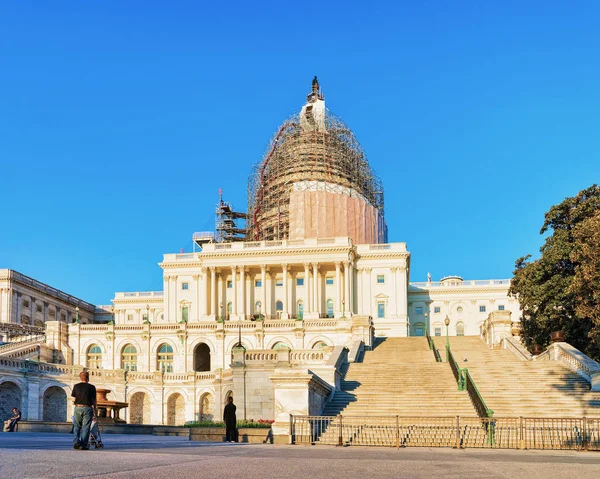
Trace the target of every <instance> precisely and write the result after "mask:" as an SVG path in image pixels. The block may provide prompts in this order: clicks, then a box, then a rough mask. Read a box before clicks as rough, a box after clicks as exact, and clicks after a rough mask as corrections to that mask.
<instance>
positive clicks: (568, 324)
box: [510, 185, 600, 359]
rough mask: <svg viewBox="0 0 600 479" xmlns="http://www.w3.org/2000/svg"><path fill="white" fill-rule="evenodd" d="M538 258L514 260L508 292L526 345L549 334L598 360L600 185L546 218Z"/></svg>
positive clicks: (542, 341) (544, 342)
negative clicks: (514, 298)
mask: <svg viewBox="0 0 600 479" xmlns="http://www.w3.org/2000/svg"><path fill="white" fill-rule="evenodd" d="M548 232H551V234H550V235H548V236H547V238H546V241H545V243H544V245H543V246H542V247H541V248H540V252H541V256H540V258H539V259H537V260H535V261H531V260H530V258H531V256H530V255H527V256H524V257H521V258H519V259H517V261H516V263H515V270H514V278H513V280H512V282H511V287H510V294H513V295H515V296H517V297H518V299H519V303H520V305H521V310H522V331H523V336H524V340H525V344H526V345H528V346H531V345H532V344H540V345H547V344H548V343H549V335H550V333H551V332H553V331H563V332H564V333H565V340H566V341H567V342H568V343H570V344H572V345H573V346H575V347H576V348H577V349H579V350H581V351H583V352H585V353H586V354H588V355H589V356H591V357H594V358H595V359H600V342H599V341H600V297H599V294H600V293H599V291H600V187H598V186H597V185H593V186H591V187H589V188H587V189H585V190H582V191H580V192H579V193H578V194H577V196H575V197H573V198H566V199H565V200H564V201H563V202H562V203H560V204H558V205H555V206H553V207H552V208H550V210H549V211H548V212H547V213H546V215H545V221H544V224H543V226H542V229H541V231H540V234H546V233H548Z"/></svg>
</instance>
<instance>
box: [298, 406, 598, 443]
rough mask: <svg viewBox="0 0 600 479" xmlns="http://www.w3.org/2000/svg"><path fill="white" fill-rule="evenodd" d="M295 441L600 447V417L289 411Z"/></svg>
mask: <svg viewBox="0 0 600 479" xmlns="http://www.w3.org/2000/svg"><path fill="white" fill-rule="evenodd" d="M290 434H291V442H292V444H325V445H333V446H387V447H398V448H399V447H454V448H494V449H561V450H565V449H570V450H596V451H598V450H600V418H592V419H590V418H585V417H583V418H531V417H517V418H491V417H462V416H447V417H404V416H342V415H339V416H290Z"/></svg>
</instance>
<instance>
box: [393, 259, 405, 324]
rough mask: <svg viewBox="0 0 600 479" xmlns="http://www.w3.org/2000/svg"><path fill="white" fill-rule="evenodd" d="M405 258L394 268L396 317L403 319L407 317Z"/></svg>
mask: <svg viewBox="0 0 600 479" xmlns="http://www.w3.org/2000/svg"><path fill="white" fill-rule="evenodd" d="M406 277H407V270H406V260H402V262H401V263H400V267H399V268H398V269H397V270H396V289H397V298H398V306H397V311H398V317H399V318H401V319H403V320H405V321H406V319H407V318H408V304H407V300H408V289H407V281H406V280H407V278H406Z"/></svg>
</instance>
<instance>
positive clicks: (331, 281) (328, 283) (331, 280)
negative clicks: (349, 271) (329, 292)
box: [325, 278, 333, 286]
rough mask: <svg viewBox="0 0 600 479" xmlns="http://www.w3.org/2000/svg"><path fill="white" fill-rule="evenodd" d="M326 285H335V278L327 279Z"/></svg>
mask: <svg viewBox="0 0 600 479" xmlns="http://www.w3.org/2000/svg"><path fill="white" fill-rule="evenodd" d="M325 284H326V285H327V286H331V285H332V284H333V278H325Z"/></svg>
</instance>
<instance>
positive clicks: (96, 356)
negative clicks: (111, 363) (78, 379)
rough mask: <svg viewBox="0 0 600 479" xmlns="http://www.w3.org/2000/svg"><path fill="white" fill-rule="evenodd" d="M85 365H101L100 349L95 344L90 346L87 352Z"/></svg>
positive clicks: (94, 366) (96, 367) (97, 367)
mask: <svg viewBox="0 0 600 479" xmlns="http://www.w3.org/2000/svg"><path fill="white" fill-rule="evenodd" d="M87 367H88V368H89V369H100V368H101V367H102V349H100V346H98V345H97V344H94V345H92V346H90V349H88V353H87Z"/></svg>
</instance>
